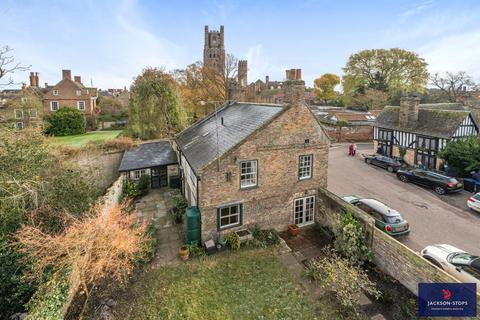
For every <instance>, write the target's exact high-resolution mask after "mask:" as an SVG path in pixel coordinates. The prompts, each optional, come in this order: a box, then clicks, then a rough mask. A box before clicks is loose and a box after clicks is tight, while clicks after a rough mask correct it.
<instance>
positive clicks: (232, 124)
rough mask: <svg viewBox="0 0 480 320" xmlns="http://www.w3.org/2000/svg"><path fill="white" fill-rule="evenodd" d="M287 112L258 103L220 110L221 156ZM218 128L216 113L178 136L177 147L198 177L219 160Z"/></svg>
mask: <svg viewBox="0 0 480 320" xmlns="http://www.w3.org/2000/svg"><path fill="white" fill-rule="evenodd" d="M283 110H285V108H284V107H283V106H281V105H273V104H254V103H233V104H228V105H225V106H224V107H222V108H220V109H219V110H218V112H217V119H218V154H219V155H222V154H224V153H225V152H227V151H228V150H230V149H231V148H232V147H234V146H235V145H237V144H238V143H239V142H241V141H242V140H244V139H245V138H246V137H248V136H249V135H250V134H252V133H253V132H254V131H255V130H256V129H258V128H260V127H261V126H263V125H264V124H266V123H267V122H269V121H270V120H271V119H273V118H274V117H276V116H277V115H278V114H280V113H281V112H282V111H283ZM222 118H223V125H222V124H221V119H222ZM216 126H217V125H216V121H215V113H212V114H210V115H209V116H207V117H206V118H204V119H203V120H201V121H200V122H198V123H196V124H194V125H193V126H191V127H190V128H188V129H186V130H184V131H183V132H181V133H180V134H179V135H178V136H177V139H176V142H177V145H178V147H179V149H180V150H181V151H182V153H183V154H184V156H185V157H186V158H187V161H188V163H189V164H190V166H191V167H192V169H193V170H194V171H195V173H198V172H199V171H200V170H201V169H202V168H203V167H204V166H205V165H207V164H208V163H210V162H211V161H212V160H214V159H216V158H217V134H216Z"/></svg>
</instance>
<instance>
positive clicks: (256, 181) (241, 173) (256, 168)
mask: <svg viewBox="0 0 480 320" xmlns="http://www.w3.org/2000/svg"><path fill="white" fill-rule="evenodd" d="M247 163H255V172H254V173H252V172H249V173H243V172H242V165H243V164H247ZM238 167H239V173H240V174H239V180H240V181H239V182H240V189H241V190H245V189H250V188H255V187H258V160H256V159H255V160H243V161H240V163H239V165H238ZM247 175H255V184H250V185H244V186H243V185H242V178H243V176H247ZM245 179H247V178H245ZM251 179H252V178H250V180H251Z"/></svg>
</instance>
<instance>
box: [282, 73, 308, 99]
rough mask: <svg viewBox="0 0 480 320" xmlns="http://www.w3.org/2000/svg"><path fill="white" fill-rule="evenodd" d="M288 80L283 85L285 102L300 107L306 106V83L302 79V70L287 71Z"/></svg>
mask: <svg viewBox="0 0 480 320" xmlns="http://www.w3.org/2000/svg"><path fill="white" fill-rule="evenodd" d="M285 73H286V76H287V80H286V81H285V82H284V83H283V90H284V102H285V103H286V104H289V105H293V106H298V105H303V104H305V81H303V80H302V78H301V75H302V73H301V69H290V70H286V72H285Z"/></svg>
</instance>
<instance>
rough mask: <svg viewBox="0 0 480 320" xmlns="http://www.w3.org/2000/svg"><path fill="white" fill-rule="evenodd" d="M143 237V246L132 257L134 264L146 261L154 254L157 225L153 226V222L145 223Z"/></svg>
mask: <svg viewBox="0 0 480 320" xmlns="http://www.w3.org/2000/svg"><path fill="white" fill-rule="evenodd" d="M144 238H145V243H144V248H143V250H142V251H140V252H139V253H138V255H137V256H136V257H135V258H134V262H135V265H140V264H142V263H147V262H149V261H151V260H152V259H153V257H154V256H155V251H156V249H157V227H156V226H155V224H153V223H150V224H148V225H147V227H146V229H145V234H144Z"/></svg>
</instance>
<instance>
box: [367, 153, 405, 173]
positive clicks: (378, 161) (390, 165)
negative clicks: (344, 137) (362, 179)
mask: <svg viewBox="0 0 480 320" xmlns="http://www.w3.org/2000/svg"><path fill="white" fill-rule="evenodd" d="M365 162H366V163H367V164H373V165H375V166H378V167H381V168H385V169H387V170H388V172H397V170H398V169H400V168H401V167H402V164H401V163H400V162H399V161H397V160H394V159H392V158H389V157H385V156H381V155H365Z"/></svg>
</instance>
